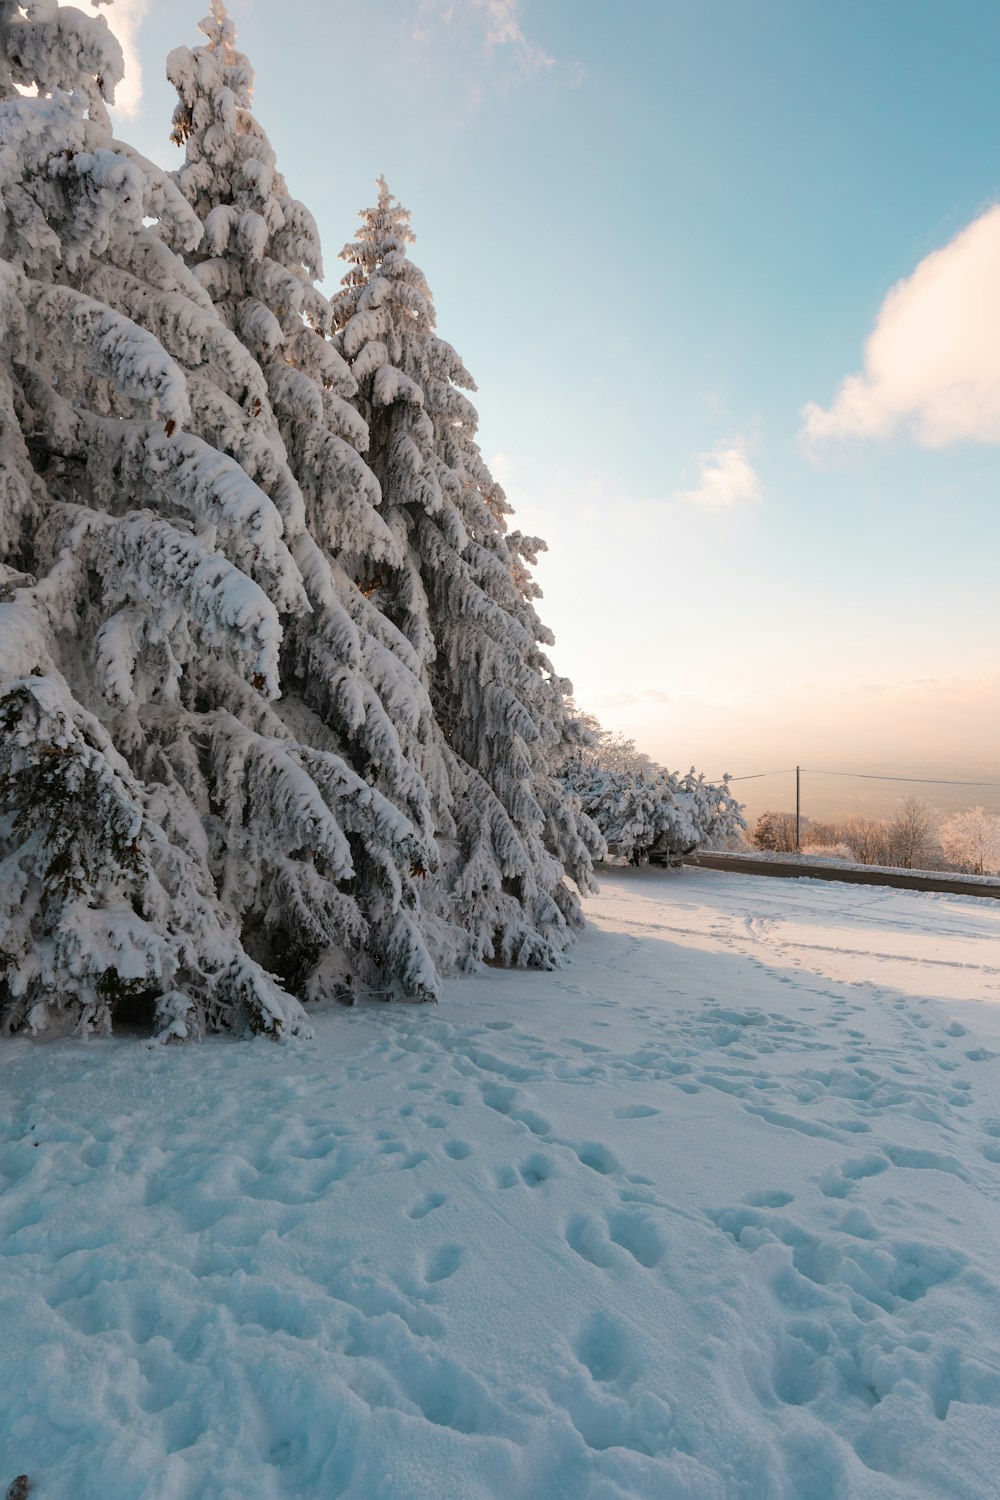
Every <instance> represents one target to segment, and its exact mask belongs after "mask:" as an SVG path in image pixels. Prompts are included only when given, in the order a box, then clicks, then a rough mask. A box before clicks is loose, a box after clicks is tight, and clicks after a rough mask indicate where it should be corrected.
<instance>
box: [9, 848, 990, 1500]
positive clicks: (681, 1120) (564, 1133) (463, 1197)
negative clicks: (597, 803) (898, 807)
mask: <svg viewBox="0 0 1000 1500" xmlns="http://www.w3.org/2000/svg"><path fill="white" fill-rule="evenodd" d="M998 937H1000V909H998V908H997V907H996V906H995V905H993V904H992V903H987V902H976V901H973V900H972V899H971V898H965V897H962V898H958V897H952V898H935V897H933V896H928V895H925V894H922V893H913V892H898V891H891V890H887V889H862V888H853V887H852V888H850V889H845V888H843V887H829V886H826V885H813V884H812V883H810V882H806V881H796V882H783V881H777V880H770V881H767V882H766V883H765V882H762V881H755V880H753V879H752V878H751V877H732V876H728V875H722V874H716V873H714V872H709V871H694V870H683V871H677V872H670V873H654V872H649V871H644V872H632V873H624V872H623V873H621V874H618V875H615V876H611V877H609V878H608V880H607V882H606V885H605V889H604V892H603V894H602V895H601V896H600V897H599V898H598V901H597V903H596V915H595V923H594V927H593V930H591V931H590V932H588V934H587V935H586V936H585V938H584V939H583V941H582V943H581V944H580V945H579V947H578V948H577V949H576V950H574V956H573V959H572V961H571V962H570V964H569V966H568V967H567V968H565V969H564V970H562V971H561V972H559V973H558V974H556V975H547V976H535V975H532V974H530V973H525V972H517V971H515V972H500V971H494V972H491V973H489V974H488V975H484V976H478V977H471V978H467V979H463V980H461V981H456V982H455V983H454V984H453V985H452V986H451V987H450V990H449V1005H448V1009H447V1012H446V1013H444V1014H442V1013H440V1012H437V1011H431V1010H428V1009H426V1008H418V1009H413V1008H409V1007H407V1008H394V1007H371V1008H359V1009H355V1010H353V1011H344V1010H342V1009H336V1008H334V1009H332V1010H329V1011H326V1012H325V1013H322V1014H320V1015H319V1016H318V1017H317V1019H316V1031H315V1037H314V1039H313V1040H312V1041H306V1040H303V1041H297V1042H294V1043H292V1044H291V1045H289V1046H288V1047H286V1048H283V1049H280V1050H278V1051H276V1050H275V1049H274V1048H273V1047H272V1046H271V1045H270V1044H269V1043H267V1042H266V1041H264V1040H263V1039H261V1040H260V1041H258V1042H253V1043H239V1044H237V1043H233V1042H228V1041H223V1040H216V1041H208V1042H205V1043H204V1044H202V1046H200V1047H199V1048H197V1049H190V1050H187V1049H170V1048H162V1047H156V1046H151V1045H147V1046H145V1047H144V1046H139V1045H136V1043H135V1041H134V1040H131V1039H125V1038H123V1039H121V1040H117V1039H108V1040H92V1041H90V1042H87V1043H83V1042H80V1041H77V1040H72V1039H67V1040H55V1039H54V1040H51V1041H47V1042H45V1043H43V1044H42V1045H39V1044H29V1043H28V1042H26V1041H16V1040H15V1041H14V1042H12V1043H11V1044H9V1046H8V1047H6V1048H5V1049H4V1054H3V1060H2V1066H3V1101H4V1104H3V1111H2V1115H0V1189H2V1191H0V1243H2V1246H3V1264H4V1277H3V1291H2V1294H0V1347H2V1349H3V1360H2V1362H0V1453H2V1454H3V1460H4V1463H5V1465H6V1466H7V1469H8V1471H9V1472H8V1473H6V1474H0V1482H2V1483H7V1482H9V1480H10V1479H12V1478H13V1477H14V1476H15V1475H17V1474H21V1473H24V1474H27V1475H28V1476H29V1477H30V1478H32V1480H33V1482H34V1483H35V1484H36V1486H37V1490H36V1492H37V1494H38V1495H39V1496H42V1495H44V1496H45V1497H46V1500H81V1497H89V1496H97V1495H100V1496H101V1497H102V1500H133V1497H134V1500H138V1497H140V1496H141V1497H143V1500H182V1497H184V1500H186V1497H192V1500H193V1497H194V1496H200V1495H209V1494H210V1495H212V1496H219V1497H222V1496H225V1497H234V1500H235V1497H237V1496H240V1497H245V1496H249V1495H253V1496H255V1497H258V1496H259V1497H263V1500H292V1497H296V1500H306V1497H312V1496H316V1497H317V1500H318V1497H320V1496H322V1497H323V1500H328V1497H331V1496H343V1497H349V1500H371V1497H373V1496H375V1495H386V1496H388V1495H391V1496H393V1497H394V1500H438V1497H454V1500H459V1497H461V1500H487V1497H488V1500H501V1497H504V1500H509V1497H514V1500H543V1497H544V1500H626V1497H634V1500H663V1497H666V1496H669V1497H670V1500H675V1497H681V1500H853V1497H859V1500H860V1497H865V1500H930V1497H934V1500H984V1497H986V1496H989V1495H992V1494H993V1493H994V1491H995V1464H996V1435H997V1431H998V1425H1000V1295H998V1279H1000V1278H998V1273H997V1266H998V1263H1000V1261H998V1249H1000V1245H998V1241H1000V1208H998V1203H1000V1176H998V1172H1000V1090H998V1082H997V1080H998V1073H997V1069H998V1066H1000V1058H998V1056H997V1054H998V1052H1000V1011H998V1009H997V1003H998V1002H1000V969H998V966H997V964H996V952H997V945H998Z"/></svg>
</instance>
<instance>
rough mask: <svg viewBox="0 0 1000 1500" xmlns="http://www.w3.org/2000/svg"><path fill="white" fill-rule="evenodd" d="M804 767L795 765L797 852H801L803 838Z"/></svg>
mask: <svg viewBox="0 0 1000 1500" xmlns="http://www.w3.org/2000/svg"><path fill="white" fill-rule="evenodd" d="M801 831H802V767H801V766H796V767H795V852H796V854H801V852H802V839H801V837H800V835H801Z"/></svg>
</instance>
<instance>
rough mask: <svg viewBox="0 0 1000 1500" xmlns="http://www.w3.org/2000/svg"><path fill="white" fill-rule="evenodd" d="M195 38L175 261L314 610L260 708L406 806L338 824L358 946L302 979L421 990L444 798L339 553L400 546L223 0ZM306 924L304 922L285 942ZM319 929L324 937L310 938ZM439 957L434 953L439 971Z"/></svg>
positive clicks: (429, 981)
mask: <svg viewBox="0 0 1000 1500" xmlns="http://www.w3.org/2000/svg"><path fill="white" fill-rule="evenodd" d="M201 30H202V31H203V32H204V33H205V35H206V36H207V38H208V43H207V45H206V46H201V47H195V48H188V47H178V48H176V49H175V50H174V51H173V52H172V53H171V54H170V57H169V58H168V60H167V74H168V77H169V78H170V80H171V82H172V83H173V84H174V86H175V88H176V89H177V92H178V96H179V103H178V105H177V108H176V110H175V112H174V123H173V135H174V139H175V141H177V142H178V143H183V144H184V145H185V147H186V155H185V162H184V165H183V166H182V167H181V169H180V170H179V172H178V173H177V174H176V181H177V184H178V186H179V187H180V189H181V191H182V192H183V193H184V195H185V198H186V199H187V200H188V201H189V202H190V204H191V206H192V208H193V209H194V211H195V212H196V213H197V215H198V217H199V219H200V220H201V221H202V223H203V225H204V236H203V239H202V241H201V243H200V244H199V245H198V246H197V248H196V249H195V250H194V251H193V252H190V253H189V254H188V261H189V263H190V264H191V266H192V268H193V270H194V274H195V276H196V277H197V279H198V282H199V283H200V285H201V286H202V287H204V289H205V291H206V293H207V294H208V296H209V297H210V298H211V299H212V303H213V305H214V307H215V310H216V312H217V313H218V314H219V315H220V317H221V318H222V320H223V321H224V323H225V324H226V326H227V327H228V328H230V329H231V330H232V331H233V333H234V335H235V337H236V338H238V339H239V340H240V341H241V342H242V344H243V345H244V347H245V348H246V349H247V351H248V352H249V353H250V355H251V356H252V357H253V360H254V363H255V366H259V368H260V369H261V370H262V372H263V374H264V377H265V379H266V382H267V399H268V403H269V415H268V421H267V426H266V430H264V431H260V430H258V431H255V432H254V433H253V435H252V439H253V440H252V443H251V442H248V441H247V440H246V439H241V445H240V447H239V448H238V449H235V450H234V455H235V456H236V457H237V458H238V459H239V461H240V463H241V464H242V465H243V467H244V468H245V469H246V470H247V471H248V472H249V473H250V474H251V476H252V477H253V478H254V479H255V480H256V482H257V483H258V484H259V485H261V486H262V488H264V489H265V490H266V491H267V492H268V493H269V494H272V495H273V496H274V497H275V499H276V500H277V499H278V496H279V495H280V496H282V497H283V513H284V514H286V515H287V514H288V513H290V512H291V513H294V540H293V541H292V543H291V547H292V552H293V555H294V556H295V560H296V562H297V564H298V566H299V568H300V570H301V574H302V578H303V581H304V585H305V590H306V594H307V597H308V600H309V605H310V612H309V613H308V614H304V615H299V616H298V617H293V618H292V619H290V620H289V621H288V623H287V626H286V629H285V633H284V640H283V647H282V654H281V673H282V700H281V703H280V704H279V705H276V706H275V709H274V710H273V713H274V715H275V716H277V717H278V718H279V719H280V721H281V722H282V723H283V724H284V725H285V726H287V728H286V731H285V732H288V733H293V734H294V735H295V737H296V738H297V739H298V740H299V741H300V742H303V743H308V744H309V745H311V746H313V747H315V748H317V749H320V750H323V751H326V752H332V753H333V754H335V755H336V756H339V757H340V758H341V759H342V761H343V762H344V763H345V764H346V765H347V766H350V767H351V768H352V769H353V771H354V773H355V777H356V778H357V777H360V778H361V779H362V781H364V782H366V783H369V784H371V785H372V786H373V787H377V788H378V790H379V792H380V793H381V794H382V796H383V797H384V798H385V799H388V802H389V803H390V804H391V806H392V807H394V808H395V809H396V810H397V811H398V812H399V813H401V814H402V817H401V818H400V817H397V818H395V820H393V818H392V817H391V816H390V814H389V812H388V809H387V807H386V804H385V803H384V802H379V801H378V799H373V800H372V802H371V803H370V805H369V814H370V815H368V816H367V817H366V818H363V819H362V820H361V821H360V822H358V820H357V819H355V824H356V825H357V826H354V824H352V826H350V827H349V829H348V832H349V833H350V834H351V835H352V837H351V862H352V868H353V880H352V885H351V891H352V896H353V899H354V901H355V902H356V903H357V907H358V911H357V912H351V913H349V915H350V917H351V918H352V921H353V926H354V928H355V929H356V931H355V940H354V941H353V943H352V944H351V947H350V949H345V948H343V947H341V946H338V945H337V944H336V942H335V941H331V940H334V939H335V938H336V934H335V933H333V932H332V931H331V933H330V934H329V936H328V938H327V942H326V945H325V947H324V951H323V953H322V957H321V958H320V959H319V960H318V967H315V968H314V970H313V972H312V974H311V975H310V976H309V979H310V989H311V990H312V991H313V992H316V991H317V990H319V991H320V992H322V991H326V992H329V990H330V988H331V987H333V988H335V989H336V988H337V987H341V988H342V987H343V986H344V984H345V981H346V974H345V969H349V970H350V973H351V974H352V975H353V977H354V978H355V979H360V980H362V981H364V982H365V984H366V985H367V986H369V987H375V988H377V989H378V990H380V992H382V993H391V992H393V991H394V990H399V989H401V990H402V992H403V993H404V994H407V995H409V996H411V997H415V998H432V997H433V996H434V994H435V993H436V991H437V975H436V972H435V965H434V962H433V960H432V958H431V956H430V954H429V952H428V949H427V946H426V943H425V940H424V933H423V928H424V927H425V926H427V925H428V924H427V918H426V914H425V913H422V912H421V911H420V904H419V891H418V886H417V881H418V880H419V879H420V878H421V877H424V876H426V875H427V874H428V873H429V872H430V871H432V870H433V868H434V866H435V864H436V859H437V856H436V846H435V843H434V821H435V818H434V814H435V812H436V811H437V812H440V808H439V806H438V805H437V804H435V806H433V807H432V803H431V797H430V794H429V791H428V786H427V783H426V782H425V780H424V776H423V767H424V763H425V761H426V758H427V757H426V753H425V743H426V741H427V740H428V739H429V738H430V737H431V735H432V732H433V726H432V723H431V707H430V703H429V701H428V698H427V694H426V691H425V690H424V688H423V687H422V685H421V682H420V678H419V664H418V662H417V660H416V657H415V655H414V653H413V650H412V648H411V647H410V646H409V645H408V643H407V642H406V641H405V640H404V638H403V637H402V636H401V635H400V634H399V632H398V631H396V630H395V629H394V628H393V627H392V626H391V625H390V624H389V622H388V621H387V620H386V619H385V617H384V616H383V615H382V614H381V613H380V612H379V611H378V610H377V609H376V608H374V606H373V605H371V604H370V603H369V601H368V600H367V599H365V597H364V596H363V594H362V593H361V592H360V590H359V589H358V587H357V585H356V584H355V583H354V582H353V580H352V579H351V578H350V577H348V575H347V574H346V573H345V572H344V569H343V567H342V566H341V564H340V562H339V561H338V555H339V554H340V553H342V552H345V551H346V552H349V553H350V554H351V555H352V556H361V557H364V558H365V559H366V565H367V566H369V567H378V566H381V565H383V564H388V563H390V562H393V561H398V560H399V551H398V544H397V543H396V541H395V539H394V537H393V536H392V534H391V532H390V531H389V529H388V527H387V526H386V523H385V521H384V520H383V518H382V516H381V514H380V512H379V510H378V505H379V502H380V498H381V497H380V493H379V487H378V483H377V481H376V479H375V477H374V475H373V474H372V472H371V470H370V469H369V468H368V467H367V465H366V464H365V463H364V461H363V459H362V458H361V457H360V454H359V452H358V451H357V450H358V449H362V450H363V449H364V448H366V447H367V444H368V432H367V429H366V427H365V424H364V422H363V421H362V419H361V418H360V416H359V415H358V413H357V412H356V411H355V409H354V408H353V407H352V406H351V405H349V404H348V401H347V400H346V399H345V397H348V396H352V395H353V394H354V392H355V391H356V384H355V381H354V379H353V377H352V375H351V373H350V371H349V370H348V368H347V366H346V364H345V362H344V360H343V358H342V357H341V356H340V355H339V354H338V352H337V350H336V349H335V347H334V345H333V343H332V342H331V341H330V340H329V338H328V337H327V335H328V334H329V332H330V328H331V323H332V314H331V310H330V305H329V303H328V302H327V300H326V298H325V297H324V296H323V295H322V294H321V292H320V291H319V290H318V288H317V286H316V284H315V278H316V277H319V276H321V275H322V261H321V251H320V245H319V236H318V233H317V230H316V225H315V222H314V221H313V218H312V215H311V214H310V213H309V212H308V210H307V209H306V208H304V207H303V205H302V204H301V203H299V202H297V201H296V200H295V199H293V198H292V197H290V195H289V193H288V189H287V187H286V185H285V181H284V179H283V177H282V176H281V174H280V173H279V172H278V171H277V167H276V162H275V156H274V152H273V150H272V149H271V146H270V144H269V142H268V140H267V137H266V135H265V134H264V132H263V130H262V129H261V127H260V125H259V124H258V122H257V121H256V120H255V119H254V116H253V115H252V113H251V111H250V104H251V101H252V95H253V84H254V72H253V69H252V67H251V66H250V63H249V62H248V60H247V59H246V57H244V56H243V55H242V54H241V53H240V52H238V51H237V50H236V46H235V29H234V27H233V24H232V22H231V21H230V19H229V18H228V16H227V15H226V12H225V8H224V7H223V5H222V4H221V3H220V0H213V3H212V13H211V15H210V16H209V17H208V18H207V19H206V20H205V21H203V22H202V23H201ZM202 411H203V419H205V418H207V419H208V420H210V421H211V423H212V427H213V436H214V438H215V440H216V441H217V442H219V443H220V444H223V445H224V444H225V443H226V429H227V422H228V414H227V411H226V409H225V405H224V404H223V403H220V400H219V393H218V392H217V391H214V390H211V389H210V390H207V391H206V393H205V402H204V403H203V407H202ZM272 412H273V417H271V416H270V413H272ZM258 426H259V424H258ZM356 784H357V783H356V781H355V785H356ZM432 784H433V783H432ZM376 809H378V811H377V813H376V811H375V810H376ZM411 828H412V829H415V830H417V831H418V832H419V843H416V842H414V840H413V838H412V836H411V833H410V831H409V830H410V829H411ZM401 855H403V856H405V857H403V858H401V857H400V856H401ZM359 914H360V916H361V917H362V919H363V921H362V924H361V925H360V926H359V925H358V923H357V917H358V915H359ZM307 915H308V913H307ZM315 926H316V924H315V923H313V924H311V926H310V925H306V926H305V927H304V929H303V926H302V924H301V923H300V924H299V936H298V942H299V943H301V936H302V933H303V931H304V932H305V933H310V932H312V931H313V929H314V928H315ZM315 937H316V940H317V941H318V942H320V943H322V939H323V937H324V933H323V932H322V930H319V929H317V930H315ZM447 957H448V955H447V953H446V952H439V953H438V958H439V961H441V964H442V967H443V968H447V967H448V964H447Z"/></svg>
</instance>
